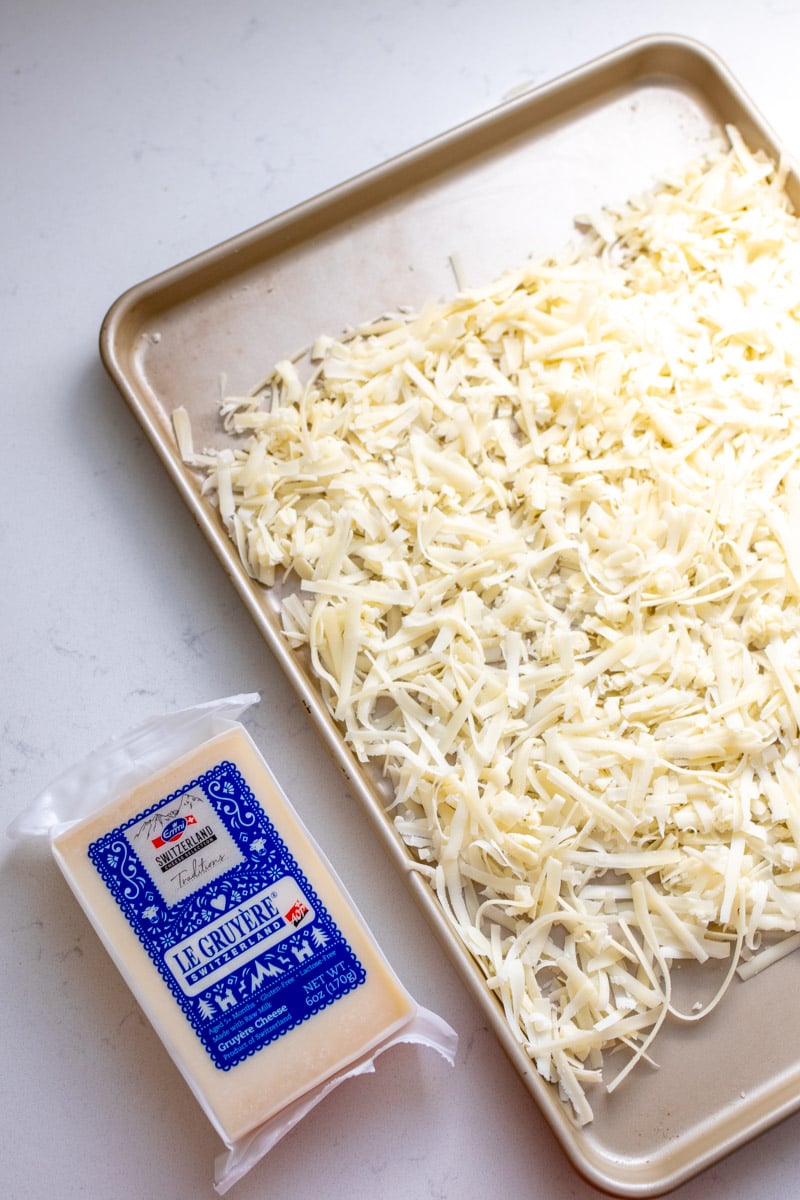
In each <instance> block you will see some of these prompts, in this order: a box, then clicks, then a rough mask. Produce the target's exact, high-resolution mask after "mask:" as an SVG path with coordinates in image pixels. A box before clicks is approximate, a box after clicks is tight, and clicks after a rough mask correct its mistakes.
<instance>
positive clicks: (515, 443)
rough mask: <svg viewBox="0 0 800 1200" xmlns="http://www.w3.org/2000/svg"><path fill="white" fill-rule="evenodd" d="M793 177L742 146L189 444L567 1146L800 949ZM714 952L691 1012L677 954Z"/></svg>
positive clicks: (274, 382) (283, 372) (337, 356)
mask: <svg viewBox="0 0 800 1200" xmlns="http://www.w3.org/2000/svg"><path fill="white" fill-rule="evenodd" d="M784 182H785V175H784V171H783V168H782V167H780V166H776V165H775V164H774V163H772V162H770V161H769V160H768V159H767V158H766V157H764V156H763V155H762V154H760V153H751V152H750V151H749V150H748V149H747V148H746V146H745V145H744V143H743V141H742V139H741V137H740V136H739V134H738V133H737V131H736V130H735V129H730V130H728V131H727V140H726V141H725V142H724V144H723V142H722V140H721V142H720V146H719V148H718V149H715V150H714V151H713V152H712V153H711V154H709V155H708V156H707V158H705V159H704V160H703V161H702V162H696V163H692V164H690V165H689V166H688V167H687V168H686V170H685V172H684V174H683V175H682V176H679V177H677V178H675V179H672V180H671V181H670V182H668V183H665V184H663V185H661V186H659V187H657V188H656V189H654V190H653V191H652V192H651V193H649V194H647V195H645V196H643V197H640V198H637V199H635V200H634V201H632V202H631V203H630V204H628V205H627V206H625V207H624V208H623V209H621V210H620V211H617V212H604V213H603V214H601V216H600V217H599V218H598V219H597V221H596V222H595V223H594V225H593V226H592V227H591V228H590V229H589V230H588V231H587V232H586V233H585V235H584V240H583V241H581V242H579V243H578V244H577V245H576V246H574V247H570V248H568V249H567V250H565V251H564V253H563V254H561V255H560V256H558V257H555V258H552V259H549V260H546V261H540V262H536V263H533V264H530V265H528V266H526V267H525V268H523V269H521V270H519V271H516V272H511V273H508V274H506V275H504V276H502V277H501V278H500V279H499V280H497V281H495V282H493V283H491V284H490V285H488V286H486V287H482V288H477V289H472V290H469V291H467V290H461V291H460V292H459V293H458V294H457V295H456V296H455V298H453V299H451V300H448V301H442V302H438V303H433V302H431V303H430V304H428V305H427V306H426V307H424V308H423V309H422V310H421V311H420V312H417V313H411V314H398V315H388V316H385V317H383V318H381V319H380V320H378V321H375V322H373V323H371V324H369V325H366V326H364V327H361V328H358V329H355V330H351V331H350V332H349V333H348V334H347V335H345V336H343V337H341V338H339V339H337V338H334V337H330V336H328V335H325V336H323V337H320V338H319V339H318V340H317V341H316V342H315V343H314V346H313V349H312V353H311V355H310V374H309V376H308V378H305V379H303V378H301V369H300V367H299V365H298V364H297V363H293V362H289V361H288V360H286V361H283V362H281V363H279V364H278V365H277V366H276V367H275V369H274V371H273V373H272V374H271V375H270V377H269V378H268V380H267V382H266V384H265V385H264V386H263V387H261V388H260V389H259V390H258V392H257V393H256V394H254V395H253V396H249V397H233V398H228V399H226V400H225V402H224V404H223V408H222V412H223V417H224V422H225V425H226V428H227V429H228V430H230V431H233V432H235V433H237V434H241V435H242V436H243V438H244V440H243V441H242V443H241V444H240V445H239V448H238V449H237V450H236V451H235V452H233V453H231V452H230V451H226V452H220V453H214V452H206V453H204V454H203V455H194V456H193V461H194V462H195V463H197V464H198V465H199V466H201V467H202V468H203V470H204V472H205V475H206V478H205V484H204V487H205V489H206V493H207V494H208V495H209V496H210V497H211V498H212V499H213V500H214V501H215V502H216V503H217V504H218V505H219V508H220V511H221V515H222V519H223V520H224V522H225V524H226V526H227V528H228V530H229V532H230V535H231V537H232V538H233V539H234V541H235V542H236V544H237V546H238V547H239V549H240V553H241V555H242V558H243V561H244V563H245V564H246V567H247V570H248V571H249V572H250V573H251V575H252V576H253V577H254V578H256V579H257V580H260V581H261V582H262V583H264V584H265V585H267V586H270V585H273V584H274V583H275V582H276V580H279V579H280V580H283V579H285V578H287V577H289V578H291V579H294V580H295V581H296V583H297V586H296V587H295V588H294V589H293V590H291V591H290V594H288V595H287V597H286V599H285V600H284V601H283V624H284V629H285V633H286V636H287V638H288V639H289V642H290V643H291V644H292V645H293V646H294V647H296V648H297V649H298V650H299V651H307V653H308V654H309V659H310V662H311V664H312V665H313V668H314V670H315V672H316V675H317V678H318V680H319V687H320V689H321V692H322V695H323V697H324V700H325V702H326V703H327V705H328V706H329V708H330V711H331V713H332V714H333V715H334V716H335V718H336V720H337V721H338V722H340V725H341V728H342V730H343V732H344V736H345V738H346V739H347V742H348V743H349V745H350V746H351V747H352V750H353V751H354V753H355V754H356V755H357V756H358V758H359V759H360V760H361V761H362V762H363V763H365V764H374V765H375V766H376V767H377V769H378V770H379V772H381V773H382V774H383V775H385V776H386V777H388V779H389V780H390V781H391V784H392V787H393V799H392V801H391V805H390V811H391V813H392V815H393V819H394V822H395V824H396V827H397V829H398V830H399V832H400V834H401V835H402V837H403V838H404V839H405V842H406V843H407V845H408V847H409V848H410V850H411V852H412V854H413V858H414V862H415V864H416V869H418V870H419V871H421V872H423V873H424V874H425V875H426V876H427V878H428V879H429V881H430V885H431V887H432V888H433V890H434V891H435V893H436V895H437V896H438V898H439V900H440V902H441V906H442V909H443V910H444V912H445V913H446V914H447V917H448V918H449V920H450V921H451V922H452V925H453V927H454V929H455V930H457V932H458V935H459V936H460V937H461V939H463V941H464V943H465V945H466V946H467V947H468V948H469V950H470V952H471V953H472V954H473V955H474V957H475V958H476V960H477V961H478V962H479V964H480V966H481V967H482V969H483V972H484V973H485V976H486V982H487V986H488V987H489V988H490V989H491V990H492V991H493V992H494V993H496V995H497V997H498V999H499V1002H500V1003H501V1004H502V1006H503V1008H504V1010H505V1013H506V1015H507V1018H508V1022H509V1025H510V1027H511V1029H512V1030H513V1031H514V1034H515V1036H516V1037H517V1039H518V1040H519V1043H520V1045H521V1046H523V1047H524V1049H525V1051H526V1053H527V1054H528V1055H529V1056H530V1059H531V1061H532V1062H533V1063H534V1064H535V1065H536V1067H537V1069H538V1070H539V1072H540V1073H541V1074H542V1076H543V1077H544V1078H545V1079H547V1080H550V1081H552V1082H553V1083H554V1084H556V1085H557V1086H558V1087H559V1089H560V1091H561V1094H562V1096H563V1098H564V1100H565V1101H566V1103H567V1104H568V1105H569V1106H570V1107H571V1109H572V1110H573V1112H574V1114H575V1119H576V1120H577V1121H579V1122H581V1123H583V1122H586V1121H589V1120H591V1115H592V1110H591V1107H590V1103H589V1099H588V1098H587V1097H588V1095H589V1094H590V1092H591V1088H592V1087H593V1086H594V1085H596V1084H597V1083H598V1082H600V1081H601V1079H602V1078H603V1072H604V1066H605V1064H606V1057H607V1053H608V1051H609V1050H611V1049H618V1048H627V1049H628V1050H629V1051H630V1058H629V1059H628V1060H627V1065H626V1066H623V1068H622V1070H621V1071H620V1072H619V1073H618V1074H617V1076H616V1078H615V1079H614V1080H612V1082H611V1083H610V1084H608V1085H607V1086H609V1087H610V1088H613V1087H615V1086H616V1085H617V1083H618V1082H619V1081H620V1080H621V1078H623V1077H624V1076H625V1074H627V1072H628V1071H629V1070H630V1069H631V1068H632V1067H633V1065H634V1064H635V1063H636V1062H638V1061H640V1060H641V1059H642V1058H647V1052H648V1050H649V1048H650V1046H651V1043H652V1041H653V1039H654V1037H655V1035H656V1033H657V1031H658V1030H659V1028H660V1027H661V1025H662V1023H663V1022H664V1021H665V1020H666V1019H668V1018H669V1016H670V1014H672V1015H673V1016H674V1017H676V1018H680V1019H683V1020H693V1019H696V1018H697V1017H698V1016H702V1015H704V1014H705V1012H706V1011H708V1008H710V1007H713V1005H714V1004H715V1003H716V1002H717V1000H718V999H719V997H720V996H721V994H722V992H724V990H725V987H726V986H727V985H728V983H729V981H730V979H731V976H732V975H733V974H734V973H735V968H736V965H737V963H738V962H739V960H740V956H741V955H742V954H744V955H745V956H747V955H750V954H751V953H752V952H753V951H755V950H756V949H757V948H758V946H759V944H760V941H761V939H762V937H763V936H765V935H772V934H793V933H795V932H796V931H797V930H798V929H800V886H798V885H800V757H799V756H798V741H799V739H798V733H799V731H800V605H798V595H799V593H800V542H799V541H798V533H797V530H798V518H799V517H800V223H799V222H798V220H797V218H796V217H795V216H794V215H793V213H792V211H791V207H790V204H789V202H788V200H787V196H786V192H785V188H784ZM601 230H602V232H601ZM176 428H177V430H178V434H179V437H180V438H181V444H182V445H185V446H190V445H191V442H190V441H189V440H188V435H187V431H186V430H185V428H184V424H183V421H182V419H181V423H176ZM795 944H796V943H795V941H794V939H793V940H792V941H791V942H789V943H786V945H787V946H789V945H792V946H793V945H795ZM721 957H727V958H728V960H729V962H730V968H729V970H728V971H727V974H726V977H725V980H724V981H723V984H722V986H721V987H720V989H719V992H718V994H717V995H716V997H715V999H714V1000H713V1001H712V1002H711V1003H710V1004H709V1005H706V1006H703V1005H702V1004H700V1003H699V1002H698V1004H697V1005H696V1006H695V1010H694V1012H693V1013H692V1014H691V1015H687V1014H680V1013H679V1012H678V1011H677V1009H676V1008H675V1005H674V1003H673V999H672V988H671V982H670V969H671V965H672V964H673V963H674V962H676V961H677V960H681V959H685V960H693V961H695V962H697V963H705V962H707V961H708V960H719V959H720V958H721ZM751 961H754V962H755V961H757V960H751ZM751 971H752V969H751ZM744 973H745V974H747V970H745V971H744Z"/></svg>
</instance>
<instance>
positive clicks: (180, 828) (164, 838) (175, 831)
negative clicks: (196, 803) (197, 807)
mask: <svg viewBox="0 0 800 1200" xmlns="http://www.w3.org/2000/svg"><path fill="white" fill-rule="evenodd" d="M196 824H197V817H194V816H192V814H191V813H189V814H188V815H187V816H185V817H175V818H174V819H173V820H172V821H168V822H167V824H166V825H165V826H164V828H163V829H162V830H161V834H160V836H159V837H154V838H153V839H152V840H153V845H154V846H155V848H156V850H160V849H161V847H162V846H166V845H167V844H168V843H169V842H177V841H179V840H180V838H182V837H183V834H184V831H185V830H186V826H187V825H196Z"/></svg>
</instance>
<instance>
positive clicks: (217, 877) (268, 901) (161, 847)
mask: <svg viewBox="0 0 800 1200" xmlns="http://www.w3.org/2000/svg"><path fill="white" fill-rule="evenodd" d="M89 857H90V859H91V861H92V862H93V863H94V865H95V866H96V868H97V870H98V871H99V872H100V875H101V876H102V878H103V880H104V881H105V883H106V885H107V887H108V888H109V890H110V892H111V894H112V895H113V897H114V899H115V900H116V902H117V904H118V905H119V907H120V909H121V910H122V912H123V913H124V914H125V916H126V918H127V920H128V921H129V923H130V925H131V927H132V928H133V930H134V931H135V932H136V934H137V936H138V938H139V940H140V941H141V943H142V945H143V946H144V948H145V950H146V951H147V953H148V954H149V956H150V958H151V960H152V961H153V963H154V964H155V966H156V967H157V969H158V971H159V972H160V974H161V976H162V978H163V979H164V981H165V983H166V984H167V986H168V988H169V989H170V991H171V992H172V994H173V996H174V997H175V1000H176V1001H177V1003H178V1004H179V1005H180V1007H181V1009H182V1010H183V1012H184V1014H185V1016H186V1018H187V1020H188V1021H189V1023H190V1024H191V1026H192V1028H193V1029H194V1030H195V1032H196V1033H197V1035H198V1037H199V1038H200V1040H201V1042H202V1043H203V1045H204V1046H205V1048H206V1050H207V1051H208V1053H209V1054H210V1056H211V1058H212V1060H213V1062H214V1063H215V1065H216V1066H217V1067H219V1068H220V1069H221V1070H228V1069H230V1068H231V1067H233V1066H235V1065H236V1064H237V1063H239V1062H242V1061H243V1059H245V1058H247V1057H249V1056H250V1055H251V1054H254V1053H255V1052H256V1051H257V1050H260V1049H261V1048H262V1047H263V1046H265V1045H267V1044H268V1043H269V1042H272V1041H274V1040H275V1039H276V1038H278V1037H280V1036H281V1035H282V1034H284V1033H287V1032H288V1031H289V1030H290V1029H293V1028H295V1026H297V1025H299V1024H300V1023H301V1022H303V1021H307V1020H308V1019H309V1018H310V1017H313V1015H314V1014H315V1013H316V1012H319V1011H320V1009H322V1008H326V1007H328V1005H330V1004H333V1003H335V1002H336V1001H337V1000H339V999H340V998H341V997H342V996H345V995H346V994H347V993H348V992H351V991H352V990H353V989H354V988H356V987H358V986H359V985H360V984H362V983H363V982H364V980H365V979H366V973H365V971H364V968H363V967H362V965H361V963H360V962H359V960H358V959H357V957H356V955H355V954H354V952H353V951H352V949H351V948H350V946H349V945H348V943H347V942H346V940H345V938H344V937H343V935H342V933H341V932H340V930H339V929H338V927H337V926H336V925H335V923H334V922H333V920H332V918H331V917H330V915H329V914H328V912H327V910H326V909H325V907H324V905H323V904H322V902H321V900H320V898H319V897H318V896H317V895H316V894H315V892H314V890H313V889H312V887H311V885H310V883H309V881H308V880H307V879H306V877H305V875H304V874H303V872H302V871H301V870H300V868H299V866H298V864H297V862H296V860H295V859H294V857H293V856H292V854H291V853H290V851H289V849H288V847H287V846H286V844H285V842H284V841H283V840H282V838H281V837H280V835H279V834H278V832H277V830H276V829H275V828H274V826H273V825H272V823H271V821H270V820H269V818H268V817H267V815H266V813H265V812H264V810H263V809H262V807H261V805H260V804H259V803H258V801H257V800H256V798H255V796H254V795H253V793H252V791H251V790H250V788H249V787H248V786H247V782H246V780H245V779H244V778H243V777H242V775H241V774H240V772H239V770H238V769H237V767H236V765H235V764H234V763H232V762H227V761H226V762H221V763H220V764H219V765H218V766H216V767H214V768H213V770H211V771H208V772H207V773H206V774H204V775H202V776H201V777H200V778H199V779H193V780H190V781H187V783H186V786H185V787H183V788H181V789H180V790H178V791H177V792H174V793H173V794H172V795H170V796H167V797H165V798H164V799H162V800H160V801H159V802H158V803H156V804H154V805H152V807H151V808H149V809H148V810H147V811H146V812H143V813H141V814H139V815H138V816H136V817H134V818H133V819H132V820H130V821H127V822H126V823H125V824H124V825H122V826H120V827H119V828H117V829H113V830H111V831H109V832H108V833H107V834H105V835H104V836H103V837H101V838H99V839H98V840H97V841H95V842H93V843H92V844H91V845H90V847H89Z"/></svg>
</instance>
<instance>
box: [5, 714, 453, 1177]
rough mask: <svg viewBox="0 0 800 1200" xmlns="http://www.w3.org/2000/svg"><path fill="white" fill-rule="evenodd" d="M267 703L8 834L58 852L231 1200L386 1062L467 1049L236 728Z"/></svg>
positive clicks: (154, 751) (82, 787)
mask: <svg viewBox="0 0 800 1200" xmlns="http://www.w3.org/2000/svg"><path fill="white" fill-rule="evenodd" d="M258 699H259V697H258V696H257V695H244V696H233V697H229V698H226V699H222V700H218V701H213V702H211V703H209V704H206V705H201V706H199V707H195V708H189V709H184V710H182V711H180V712H176V713H172V714H168V715H166V716H163V717H159V718H154V719H152V720H150V721H147V722H146V723H144V724H143V725H140V726H138V727H137V728H135V729H133V730H131V731H130V732H129V733H127V734H125V735H123V736H121V737H120V738H117V739H115V740H114V741H112V742H110V743H109V744H108V745H106V746H104V747H102V748H101V749H100V750H98V751H96V752H95V753H94V754H92V755H90V756H89V757H88V758H87V759H86V760H85V761H83V762H81V763H79V764H78V765H76V766H75V767H73V768H72V769H71V770H69V771H67V772H66V773H65V774H64V775H62V776H61V777H60V778H59V779H57V780H56V781H55V782H54V783H53V784H52V785H51V786H50V787H48V788H47V789H46V790H45V791H44V792H42V793H41V795H40V796H38V797H37V798H36V800H35V801H34V802H33V803H32V804H31V805H30V806H29V808H28V809H27V810H26V811H24V812H23V813H21V814H20V816H19V817H18V818H17V820H16V821H15V822H14V823H13V824H12V826H11V828H10V829H9V833H10V834H11V836H13V837H26V836H46V837H49V839H50V843H51V846H52V850H53V854H54V856H55V859H56V861H57V863H58V865H59V867H60V868H61V870H62V871H63V873H64V875H65V877H66V879H67V881H68V883H69V885H70V887H71V888H72V890H73V892H74V893H75V895H76V897H77V899H78V900H79V902H80V904H81V905H82V907H83V909H84V911H85V912H86V915H87V916H88V918H89V920H90V921H91V923H92V924H93V926H94V928H95V930H96V931H97V933H98V934H99V936H100V938H101V939H102V941H103V943H104V945H105V946H106V949H107V950H108V952H109V954H110V955H111V957H112V959H113V960H114V962H115V963H116V964H117V967H118V968H119V970H120V972H121V973H122V975H123V976H124V978H125V980H126V981H127V983H128V985H129V987H130V988H131V991H132V992H133V993H134V995H135V997H136V999H137V1001H138V1002H139V1004H140V1005H141V1007H142V1009H143V1010H144V1012H145V1014H146V1015H147V1017H148V1018H149V1020H150V1022H151V1024H152V1025H153V1027H154V1028H155V1030H156V1032H157V1033H158V1034H159V1036H160V1037H161V1039H162V1041H163V1043H164V1045H165V1046H166V1048H167V1050H168V1051H169V1053H170V1055H171V1057H172V1058H173V1060H174V1062H175V1063H176V1065H177V1066H178V1067H179V1069H180V1070H181V1072H182V1074H183V1075H184V1078H185V1079H186V1081H187V1083H188V1084H189V1086H190V1088H191V1089H192V1091H193V1092H194V1094H195V1096H196V1097H197V1099H198V1101H199V1102H200V1104H201V1105H202V1107H203V1109H204V1111H205V1113H206V1115H207V1116H208V1118H209V1120H210V1121H211V1123H212V1124H213V1126H214V1128H215V1129H216V1130H217V1132H218V1133H219V1135H220V1137H221V1138H222V1140H223V1142H224V1144H225V1146H226V1147H227V1151H226V1153H224V1154H220V1155H219V1157H218V1158H217V1162H216V1173H215V1186H216V1189H217V1191H218V1192H220V1193H223V1192H226V1191H227V1190H228V1188H230V1187H231V1186H232V1184H234V1183H235V1182H236V1181H237V1180H238V1179H240V1178H241V1177H242V1176H243V1175H244V1174H245V1173H246V1172H247V1171H248V1170H249V1169H250V1168H251V1167H252V1166H253V1165H254V1164H255V1163H256V1162H257V1161H258V1160H259V1159H260V1158H262V1157H263V1155H265V1154H266V1153H267V1152H268V1151H269V1150H270V1149H271V1147H272V1146H274V1145H275V1143H276V1142H277V1141H278V1140H279V1139H280V1138H281V1137H283V1135H284V1134H286V1133H287V1132H288V1131H289V1130H290V1129H291V1128H292V1127H293V1126H294V1125H296V1124H297V1122H298V1121H300V1120H301V1119H302V1118H303V1117H304V1116H305V1115H306V1114H307V1113H308V1112H309V1111H310V1110H311V1109H312V1108H313V1107H314V1106H315V1105H316V1104H318V1103H319V1102H320V1101H321V1100H322V1099H323V1098H324V1097H325V1096H326V1095H327V1094H328V1093H329V1092H331V1091H332V1090H333V1089H334V1088H335V1087H337V1086H338V1085H339V1084H340V1083H342V1082H343V1081H344V1080H345V1079H348V1078H350V1077H351V1076H353V1075H358V1074H361V1073H363V1072H366V1071H372V1070H374V1063H375V1059H376V1058H377V1056H378V1055H379V1054H381V1053H382V1052H383V1051H384V1050H386V1049H387V1048H388V1047H390V1046H393V1045H396V1044H397V1043H400V1042H415V1043H420V1044H422V1045H426V1046H430V1047H432V1048H434V1049H436V1050H438V1051H439V1052H440V1053H441V1054H443V1055H444V1056H445V1057H446V1058H447V1059H448V1060H449V1061H450V1062H451V1063H452V1062H453V1060H454V1056H455V1050H456V1041H457V1039H456V1034H455V1033H454V1032H453V1030H452V1029H451V1028H450V1027H449V1025H447V1024H446V1023H445V1022H444V1021H443V1020H441V1019H440V1018H439V1017H437V1016H436V1015H435V1014H434V1013H431V1012H429V1011H427V1010H426V1009H424V1008H422V1007H421V1006H419V1005H418V1004H416V1003H415V1002H414V1000H413V999H412V998H411V996H410V995H409V994H408V992H407V991H406V990H405V988H404V987H403V986H402V984H401V983H400V981H399V980H398V978H397V977H396V975H395V973H394V972H393V970H392V968H391V967H390V966H389V964H388V962H387V961H386V959H385V957H384V956H383V954H382V953H381V951H380V949H379V947H378V945H377V943H376V942H375V940H374V938H373V937H372V935H371V934H370V932H369V930H368V929H367V926H366V925H365V923H364V921H363V919H362V917H361V916H360V914H359V912H358V910H357V909H356V908H355V906H354V904H353V902H352V901H351V900H350V898H349V896H348V895H347V893H346V891H345V890H344V888H343V886H342V884H341V882H340V881H339V879H338V878H337V876H336V874H335V872H334V871H333V869H332V867H331V865H330V864H329V863H328V861H327V860H326V859H325V857H324V856H323V854H322V853H321V851H320V850H319V848H318V847H317V846H316V844H315V843H314V841H313V839H312V838H311V836H310V835H309V833H308V832H307V830H306V829H305V828H304V826H303V825H302V824H301V822H300V820H299V819H298V817H297V815H296V814H295V812H294V811H293V809H292V808H291V806H290V805H289V803H288V801H287V800H286V798H285V797H284V796H283V794H282V793H281V791H280V789H279V788H278V786H277V784H276V782H275V780H274V779H273V777H272V775H271V774H270V772H269V770H268V768H267V766H266V764H265V762H264V760H263V758H262V757H261V755H260V754H259V752H258V750H257V748H256V746H255V744H254V743H253V741H252V740H251V738H250V736H249V735H248V733H247V731H246V730H245V729H244V727H243V726H242V725H241V724H240V723H239V721H238V720H237V718H238V717H239V716H240V715H241V714H242V713H243V712H244V711H245V710H246V709H247V708H248V707H250V706H251V705H252V704H254V703H256V702H257V701H258Z"/></svg>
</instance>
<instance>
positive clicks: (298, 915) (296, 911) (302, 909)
mask: <svg viewBox="0 0 800 1200" xmlns="http://www.w3.org/2000/svg"><path fill="white" fill-rule="evenodd" d="M307 912H308V907H307V905H305V904H303V901H302V900H295V902H294V904H293V905H292V907H291V908H290V909H289V911H288V912H287V913H284V914H283V916H284V920H286V921H288V922H289V924H290V925H294V926H295V927H296V926H297V925H299V924H300V922H301V921H302V919H303V917H304V916H305V915H306V913H307Z"/></svg>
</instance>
